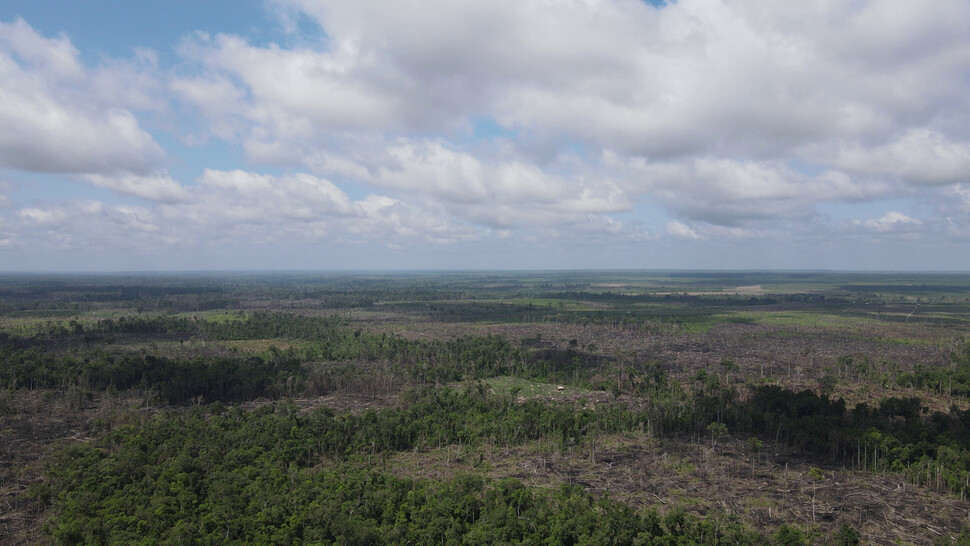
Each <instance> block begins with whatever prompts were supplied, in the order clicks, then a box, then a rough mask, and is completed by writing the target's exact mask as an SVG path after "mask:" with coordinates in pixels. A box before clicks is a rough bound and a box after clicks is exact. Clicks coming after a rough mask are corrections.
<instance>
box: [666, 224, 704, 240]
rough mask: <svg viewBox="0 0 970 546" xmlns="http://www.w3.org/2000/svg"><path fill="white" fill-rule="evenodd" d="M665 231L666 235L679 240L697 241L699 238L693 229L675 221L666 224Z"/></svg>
mask: <svg viewBox="0 0 970 546" xmlns="http://www.w3.org/2000/svg"><path fill="white" fill-rule="evenodd" d="M665 229H666V231H667V233H669V234H671V235H673V236H674V237H677V238H680V239H690V240H694V241H696V240H697V239H700V238H701V236H700V235H698V234H697V232H696V231H694V229H693V228H691V227H690V226H688V225H687V224H685V223H683V222H678V221H677V220H673V221H670V222H668V223H667V227H666V228H665Z"/></svg>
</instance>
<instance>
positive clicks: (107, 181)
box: [84, 172, 189, 203]
mask: <svg viewBox="0 0 970 546" xmlns="http://www.w3.org/2000/svg"><path fill="white" fill-rule="evenodd" d="M84 180H86V181H88V182H90V183H91V184H93V185H95V186H98V187H101V188H108V189H109V190H114V191H116V192H119V193H124V194H128V195H134V196H136V197H141V198H142V199H147V200H149V201H159V202H162V203H176V202H179V201H187V200H188V199H189V193H188V191H186V189H185V188H184V187H182V185H181V184H179V183H178V182H176V181H175V180H173V179H172V177H171V176H169V175H168V173H163V172H156V173H152V174H149V175H144V176H142V175H136V174H131V173H120V174H117V175H111V176H105V175H99V174H91V175H87V176H85V177H84Z"/></svg>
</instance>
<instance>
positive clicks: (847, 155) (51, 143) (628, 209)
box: [0, 0, 970, 256]
mask: <svg viewBox="0 0 970 546" xmlns="http://www.w3.org/2000/svg"><path fill="white" fill-rule="evenodd" d="M267 5H268V6H270V9H275V10H278V11H279V14H280V17H281V19H283V20H284V22H285V23H287V25H286V28H288V29H290V31H291V32H293V33H294V34H293V35H291V36H289V37H284V38H283V39H281V40H280V41H279V43H275V44H274V43H267V42H266V41H265V39H264V38H265V36H266V34H265V33H263V34H260V33H258V32H254V33H253V34H252V36H256V37H257V39H258V40H260V41H259V42H258V43H257V42H256V41H255V40H252V39H249V38H246V37H242V36H235V35H227V34H215V33H213V34H207V33H206V32H216V31H218V30H219V29H199V30H200V32H197V33H195V34H192V35H190V36H187V37H184V38H183V39H182V41H181V43H180V44H179V45H178V46H177V47H176V48H175V53H176V57H174V58H172V57H168V56H166V55H164V54H162V55H156V54H155V53H153V52H151V51H147V50H138V51H137V52H136V53H135V54H134V56H133V57H132V58H131V59H128V60H113V59H104V60H102V62H101V63H100V64H99V65H98V66H86V65H85V64H83V63H81V62H80V59H81V57H80V55H79V52H78V51H77V50H76V49H75V48H74V46H73V45H72V43H71V41H70V40H69V39H68V38H67V37H65V36H56V37H50V36H43V35H40V34H39V33H37V32H36V31H35V30H34V29H32V28H31V27H30V26H29V25H28V24H27V23H25V22H23V21H15V22H13V23H0V127H3V128H4V130H2V131H0V166H4V167H9V168H14V169H21V170H32V171H43V172H67V173H72V174H76V175H80V176H79V177H75V178H81V179H82V180H86V181H87V182H88V183H90V184H93V185H97V186H100V187H105V188H109V189H111V190H112V191H115V192H119V193H123V194H128V195H134V196H137V197H140V198H142V199H145V200H147V201H148V203H147V204H146V205H145V206H144V207H143V208H127V209H125V208H123V207H120V206H118V205H115V204H111V203H101V204H100V208H99V207H97V206H94V205H92V204H91V202H90V201H84V200H78V201H70V202H63V201H56V200H53V201H47V202H43V203H36V202H29V203H26V204H25V205H24V207H26V208H22V209H17V210H14V209H13V208H11V209H7V210H0V212H2V214H3V218H5V219H6V224H5V225H4V230H5V231H4V232H3V233H0V238H5V239H11V237H13V238H15V239H16V240H17V241H20V242H24V241H28V242H37V241H40V240H51V241H62V240H64V239H65V238H69V237H70V238H72V239H71V240H72V241H74V242H75V243H77V244H81V243H80V240H81V239H79V237H80V236H77V235H63V234H61V233H60V232H64V233H69V232H71V231H72V230H74V228H75V227H76V228H77V230H78V233H87V234H88V235H89V237H88V239H85V240H86V241H88V243H89V244H95V241H96V239H97V237H105V239H104V241H114V240H115V239H113V238H112V237H113V236H111V235H110V234H109V232H110V229H119V226H128V225H130V226H138V227H137V229H136V228H135V227H132V228H131V231H132V233H141V234H142V236H143V237H144V239H143V240H144V241H149V240H152V241H164V243H163V244H166V245H169V244H171V245H202V246H204V245H218V244H223V245H226V244H228V243H229V242H232V241H245V242H246V243H252V244H254V245H257V246H258V245H263V246H265V247H267V248H268V247H273V246H274V245H292V244H297V243H298V242H301V243H303V244H309V245H312V244H317V243H319V242H321V241H328V242H334V241H339V244H346V245H365V246H366V245H368V244H376V245H381V247H382V248H384V246H386V247H387V248H401V249H404V250H408V251H410V250H411V249H414V248H423V247H422V246H421V245H430V246H438V245H453V244H460V243H462V242H469V241H475V242H477V243H481V242H483V241H486V242H487V241H493V242H499V241H501V242H502V244H507V245H508V248H515V249H516V250H515V253H518V255H519V256H523V255H525V254H528V253H530V251H531V250H533V249H537V248H545V249H548V248H552V247H554V246H555V243H551V244H550V243H549V241H550V240H553V241H554V240H559V241H570V242H572V241H576V242H577V244H580V245H583V244H585V245H587V247H602V248H603V249H604V252H606V251H607V250H608V249H610V248H614V246H613V245H615V244H626V243H627V242H631V241H636V242H638V244H652V243H653V242H654V241H659V240H661V239H662V238H666V237H670V238H680V239H685V240H696V241H701V243H698V244H705V245H711V246H712V247H713V245H716V244H717V243H718V242H720V241H731V242H732V243H731V244H736V245H738V246H737V247H736V248H737V249H739V252H740V251H741V250H743V248H744V245H745V244H750V245H752V246H749V247H747V248H748V249H749V250H750V249H752V248H754V246H753V245H755V244H759V245H769V244H778V245H787V244H788V243H789V242H791V241H798V240H801V241H807V240H809V239H812V238H814V239H815V240H816V241H821V240H824V239H825V237H837V236H839V235H840V234H843V233H844V234H847V236H848V238H849V239H850V240H853V241H860V244H862V243H861V242H865V241H875V240H880V239H881V238H884V239H885V240H894V238H896V239H898V238H899V236H901V235H903V234H905V236H906V237H911V238H912V240H914V241H915V240H917V239H919V238H924V239H926V240H930V239H931V238H932V237H937V238H943V239H945V238H946V237H951V238H952V239H953V240H958V239H959V240H965V239H960V237H962V235H958V234H957V233H958V230H956V228H955V227H954V226H960V225H963V224H967V223H970V198H967V197H966V196H967V194H968V192H967V190H966V187H967V185H968V184H970V128H968V127H967V124H966V123H963V120H966V119H970V94H968V93H967V81H966V74H967V73H968V71H970V35H968V34H967V33H966V32H965V29H964V28H963V27H964V26H965V22H966V21H968V20H970V4H968V3H967V2H965V1H963V0H934V2H932V6H931V7H930V6H926V5H924V4H919V3H913V2H908V1H905V0H887V1H885V2H880V3H858V2H842V3H839V2H824V1H808V2H797V3H791V2H768V1H763V0H741V1H736V2H735V1H732V2H727V1H722V0H680V1H678V2H671V3H669V4H667V5H665V6H663V7H660V8H657V7H655V6H652V5H650V4H649V3H647V2H644V1H642V0H595V1H590V0H496V1H494V2H453V1H450V0H422V1H420V2H419V1H418V0H359V1H355V2H343V1H337V0H312V1H311V0H273V2H270V3H268V4H267ZM305 17H309V19H310V20H312V21H316V22H317V23H318V24H319V25H320V27H321V30H322V32H319V33H308V34H306V35H303V34H300V32H302V30H301V29H306V25H305V23H306V19H305ZM301 18H303V19H301ZM295 21H301V22H300V24H296V23H295ZM79 43H80V42H79ZM165 53H167V52H165ZM159 58H161V59H163V60H164V61H160V60H159ZM166 62H174V65H171V66H166ZM146 115H147V116H153V118H152V119H153V120H155V121H158V120H162V123H161V124H162V125H164V126H165V127H166V128H167V129H169V130H171V131H172V133H173V134H172V135H171V136H173V137H174V138H175V139H176V140H178V141H180V142H182V143H183V144H189V145H193V146H198V147H199V148H196V149H194V150H192V151H191V154H192V155H193V157H187V158H186V159H182V158H178V159H179V160H180V161H179V163H180V165H179V167H180V168H179V169H178V170H179V171H181V172H185V171H186V170H187V169H186V168H185V167H186V166H189V168H190V169H191V168H196V169H199V170H200V171H201V170H202V168H203V167H204V165H201V166H200V165H199V163H198V160H197V159H196V158H197V157H204V156H205V154H206V152H207V151H208V149H206V148H204V147H205V146H208V145H213V146H220V147H221V146H223V144H224V143H216V142H213V141H214V139H225V140H226V141H228V144H226V145H225V146H224V147H221V148H219V149H215V150H214V156H213V157H214V159H213V163H212V164H211V165H219V166H220V167H221V170H215V169H212V170H205V171H204V172H203V173H202V175H201V176H200V177H199V179H198V180H197V181H196V184H195V185H182V184H180V183H179V182H178V181H176V180H174V179H173V178H172V177H170V176H169V175H168V174H167V172H166V171H164V170H160V169H163V168H164V167H165V165H161V164H160V163H159V162H160V160H161V159H162V156H163V152H162V150H161V149H160V147H159V146H158V144H157V143H156V142H155V140H154V139H153V138H152V136H151V135H149V134H148V133H147V132H146V131H145V130H144V129H143V126H145V121H144V120H143V117H144V116H146ZM173 150H177V148H176V147H173ZM237 152H238V153H240V154H245V159H246V160H247V161H248V163H247V165H246V166H245V170H243V169H242V168H236V167H235V166H234V165H233V164H232V162H231V159H232V157H231V155H232V154H233V153H237ZM227 156H228V158H229V161H226V159H227ZM187 164H191V165H187ZM168 167H169V168H170V169H172V170H173V172H175V167H174V166H171V165H169V166H168ZM303 171H306V172H303ZM266 172H273V173H283V174H272V175H271V174H265V173H266ZM2 195H8V196H9V198H6V204H7V205H6V206H8V207H11V206H12V204H11V202H12V201H13V198H14V197H17V199H18V200H20V196H19V195H16V194H15V193H14V192H13V191H12V190H11V191H2V189H0V207H2V206H4V199H5V198H4V197H2ZM361 196H364V197H361ZM880 201H885V202H892V205H891V207H892V208H896V209H899V210H907V211H908V210H912V211H913V212H911V213H910V215H911V216H907V215H903V214H901V213H898V212H895V211H889V212H887V211H886V209H885V207H883V208H877V207H879V205H878V202H880ZM900 201H901V202H902V203H900ZM820 204H835V205H840V204H841V205H845V204H853V205H859V206H860V207H863V210H865V211H866V212H865V213H864V214H860V215H855V216H851V217H861V218H865V217H868V216H871V217H872V218H871V219H868V220H866V219H862V220H858V221H855V222H853V221H852V220H842V221H838V220H834V221H833V220H831V218H830V217H829V216H827V215H826V214H822V213H820ZM910 206H912V209H910V208H908V207H910ZM823 210H841V209H839V207H824V208H823ZM644 211H646V212H644ZM884 213H885V214H884ZM835 216H836V217H838V216H839V215H838V214H835ZM934 217H935V218H934ZM669 218H676V220H672V221H669V222H668V219H669ZM75 222H79V224H75ZM98 226H101V227H100V228H99V227H98ZM55 228H56V229H55ZM109 228H110V229H109ZM45 230H48V231H45ZM41 233H43V234H44V235H43V237H42V236H41V235H40V234H41ZM960 233H962V232H960ZM955 234H956V235H955ZM31 237H33V238H31ZM44 237H46V238H47V239H44ZM11 240H13V239H11ZM745 241H748V243H745ZM88 243H85V244H88ZM24 244H27V243H24ZM105 244H107V243H105ZM631 244H632V243H631ZM516 245H520V246H516ZM550 245H551V246H550ZM684 246H692V247H693V246H696V245H684ZM510 253H512V252H511V251H510Z"/></svg>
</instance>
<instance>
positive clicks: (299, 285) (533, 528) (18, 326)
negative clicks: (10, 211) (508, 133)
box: [0, 271, 970, 545]
mask: <svg viewBox="0 0 970 546" xmlns="http://www.w3.org/2000/svg"><path fill="white" fill-rule="evenodd" d="M968 325H970V275H966V274H943V273H920V274H917V273H842V272H797V271H795V272H771V271H767V272H759V271H749V272H743V271H729V272H719V271H689V272H688V271H643V272H640V271H549V272H440V273H427V272H401V273H372V272H360V273H306V272H299V273H297V272H294V273H275V274H268V273H267V274H258V273H249V274H243V273H232V274H230V273H225V274H199V273H195V274H193V273H184V274H175V273H172V274H156V275H121V274H116V275H80V274H79V275H2V276H0V542H2V543H10V544H20V543H52V544H87V543H98V544H101V543H105V544H106V543H132V542H138V543H146V544H155V543H165V544H169V543H179V544H182V543H186V544H187V543H193V544H194V543H206V544H211V543H216V544H223V543H238V544H294V543H300V544H303V543H308V544H311V543H312V544H405V543H412V544H413V543H419V544H431V543H435V544H457V543H471V544H766V545H767V544H900V543H903V544H970V339H968V338H967V331H968Z"/></svg>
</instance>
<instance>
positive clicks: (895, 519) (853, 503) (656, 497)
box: [383, 434, 970, 544]
mask: <svg viewBox="0 0 970 546" xmlns="http://www.w3.org/2000/svg"><path fill="white" fill-rule="evenodd" d="M383 464H384V465H386V468H387V469H389V470H390V471H392V472H394V473H396V474H398V475H401V476H409V477H415V478H425V479H436V480H440V479H446V478H449V477H452V476H454V475H455V474H459V473H479V474H482V475H485V476H488V477H490V478H493V479H500V478H505V477H513V478H516V479H519V480H521V481H522V482H523V483H525V484H526V485H529V486H532V487H545V488H554V487H557V486H558V485H560V484H564V483H567V484H574V485H579V486H581V487H583V488H584V489H586V490H587V491H590V492H592V493H594V494H596V495H608V496H609V497H610V498H613V499H615V500H619V501H622V502H626V503H629V504H631V505H633V506H639V507H648V506H649V507H656V508H658V509H660V510H661V511H664V510H667V509H669V508H672V507H675V506H682V507H684V508H685V509H686V510H688V511H690V512H693V513H696V514H698V515H709V516H713V517H717V515H718V514H731V515H736V516H738V517H739V518H740V519H741V520H742V521H744V522H745V523H746V524H748V525H750V526H752V527H753V528H755V529H757V530H759V531H761V532H763V533H771V532H773V531H774V530H775V529H776V528H777V527H778V526H779V525H781V524H783V523H787V524H791V523H794V524H797V525H799V526H801V527H802V528H803V529H807V530H812V529H815V530H816V531H817V532H818V533H819V535H820V536H823V537H824V536H828V535H830V534H831V533H833V532H834V531H835V530H837V529H838V528H839V526H840V525H841V524H842V523H847V524H849V525H851V526H853V527H854V528H856V529H858V530H859V531H860V533H861V534H862V538H863V541H864V542H865V543H872V544H898V543H900V542H899V541H902V543H912V544H931V543H933V541H934V540H935V539H937V538H939V537H941V536H944V535H945V536H956V535H958V534H959V533H960V531H961V529H962V527H963V526H964V525H965V524H966V522H967V520H968V517H970V502H963V501H960V500H958V499H955V498H953V497H949V496H946V495H942V494H939V493H937V492H936V491H932V490H929V489H927V488H924V487H915V486H912V485H908V484H905V483H904V482H903V481H902V479H900V478H896V477H894V476H888V475H877V474H871V473H861V472H853V471H847V470H844V469H839V468H825V469H823V474H824V479H823V480H821V481H813V480H812V479H811V478H809V471H810V470H811V468H812V467H811V465H810V464H809V463H808V462H807V461H805V460H800V459H797V458H792V457H789V456H786V455H785V454H784V453H775V452H773V451H772V450H771V449H770V446H766V450H765V451H764V452H763V453H761V454H758V455H755V454H752V453H751V452H750V451H749V450H748V449H747V447H746V444H745V443H744V442H742V441H740V440H735V441H728V442H719V443H718V445H717V448H716V449H714V448H712V447H711V445H710V442H705V441H697V442H692V441H690V440H687V439H683V440H665V441H661V440H656V439H652V438H649V437H648V436H647V435H645V434H641V435H636V434H635V435H626V436H619V435H612V436H604V437H601V438H599V439H598V440H597V441H596V442H595V448H594V449H591V448H590V446H588V445H587V446H573V447H571V448H568V449H566V450H564V451H563V450H560V449H558V448H557V447H555V446H552V445H550V444H549V443H546V442H536V443H532V444H528V445H525V446H518V447H508V448H503V447H497V446H485V447H483V448H470V447H468V446H447V447H444V448H441V449H436V450H433V451H428V452H407V453H400V454H397V455H395V456H394V457H392V458H391V459H390V460H388V461H385V462H384V463H383Z"/></svg>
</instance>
